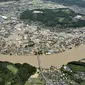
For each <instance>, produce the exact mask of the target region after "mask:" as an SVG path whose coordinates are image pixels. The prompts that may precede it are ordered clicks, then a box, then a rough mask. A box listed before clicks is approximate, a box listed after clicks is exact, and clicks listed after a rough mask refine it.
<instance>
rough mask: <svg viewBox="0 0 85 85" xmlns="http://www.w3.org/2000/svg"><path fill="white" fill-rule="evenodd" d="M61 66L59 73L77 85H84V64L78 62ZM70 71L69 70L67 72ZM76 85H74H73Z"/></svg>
mask: <svg viewBox="0 0 85 85" xmlns="http://www.w3.org/2000/svg"><path fill="white" fill-rule="evenodd" d="M65 66H66V67H67V68H64V66H62V68H61V71H62V72H63V73H65V74H66V75H67V76H69V78H70V80H72V81H75V82H76V83H77V85H85V79H84V78H85V63H84V62H79V61H72V62H69V63H68V64H67V65H65ZM69 69H70V70H69ZM74 85H76V84H74Z"/></svg>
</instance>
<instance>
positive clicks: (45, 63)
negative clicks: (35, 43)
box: [0, 45, 85, 68]
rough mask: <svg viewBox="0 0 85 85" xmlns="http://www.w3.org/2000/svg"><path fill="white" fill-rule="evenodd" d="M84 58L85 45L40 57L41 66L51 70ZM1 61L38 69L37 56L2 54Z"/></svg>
mask: <svg viewBox="0 0 85 85" xmlns="http://www.w3.org/2000/svg"><path fill="white" fill-rule="evenodd" d="M83 58H85V45H80V46H78V47H75V48H73V49H71V50H67V51H65V52H63V53H59V54H54V55H42V56H40V59H41V65H42V67H43V68H49V67H50V66H52V65H53V66H58V67H60V66H61V65H63V64H66V63H67V62H70V61H77V60H80V59H83ZM0 61H9V62H12V63H28V64H31V65H33V66H36V67H38V62H37V56H15V55H12V56H10V55H2V54H0Z"/></svg>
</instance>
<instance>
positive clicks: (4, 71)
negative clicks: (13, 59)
mask: <svg viewBox="0 0 85 85" xmlns="http://www.w3.org/2000/svg"><path fill="white" fill-rule="evenodd" d="M35 72H36V68H35V67H33V66H31V65H29V64H27V63H23V64H19V63H15V64H13V63H10V62H1V61H0V85H25V83H26V81H27V80H28V78H29V77H30V76H31V75H33V74H34V73H35Z"/></svg>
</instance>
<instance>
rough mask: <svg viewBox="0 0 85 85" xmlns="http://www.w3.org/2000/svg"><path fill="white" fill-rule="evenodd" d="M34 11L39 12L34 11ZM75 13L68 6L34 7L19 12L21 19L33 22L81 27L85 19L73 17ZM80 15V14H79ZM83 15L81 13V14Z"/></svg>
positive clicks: (84, 24) (52, 25)
mask: <svg viewBox="0 0 85 85" xmlns="http://www.w3.org/2000/svg"><path fill="white" fill-rule="evenodd" d="M35 11H37V12H40V13H34V12H35ZM77 15H79V14H77V13H75V12H74V11H72V10H71V9H68V8H59V9H34V10H26V11H24V12H23V13H21V14H20V19H21V20H29V21H34V22H36V21H37V22H41V23H42V24H44V25H46V26H50V27H54V26H57V27H83V26H85V20H82V19H75V16H77ZM80 15H81V14H80ZM81 16H83V15H81Z"/></svg>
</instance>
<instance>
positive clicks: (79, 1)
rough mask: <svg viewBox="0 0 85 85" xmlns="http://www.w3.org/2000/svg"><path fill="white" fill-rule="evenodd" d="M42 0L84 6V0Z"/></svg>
mask: <svg viewBox="0 0 85 85" xmlns="http://www.w3.org/2000/svg"><path fill="white" fill-rule="evenodd" d="M43 1H52V2H57V3H60V4H65V5H78V6H80V7H85V1H84V0H43Z"/></svg>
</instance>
